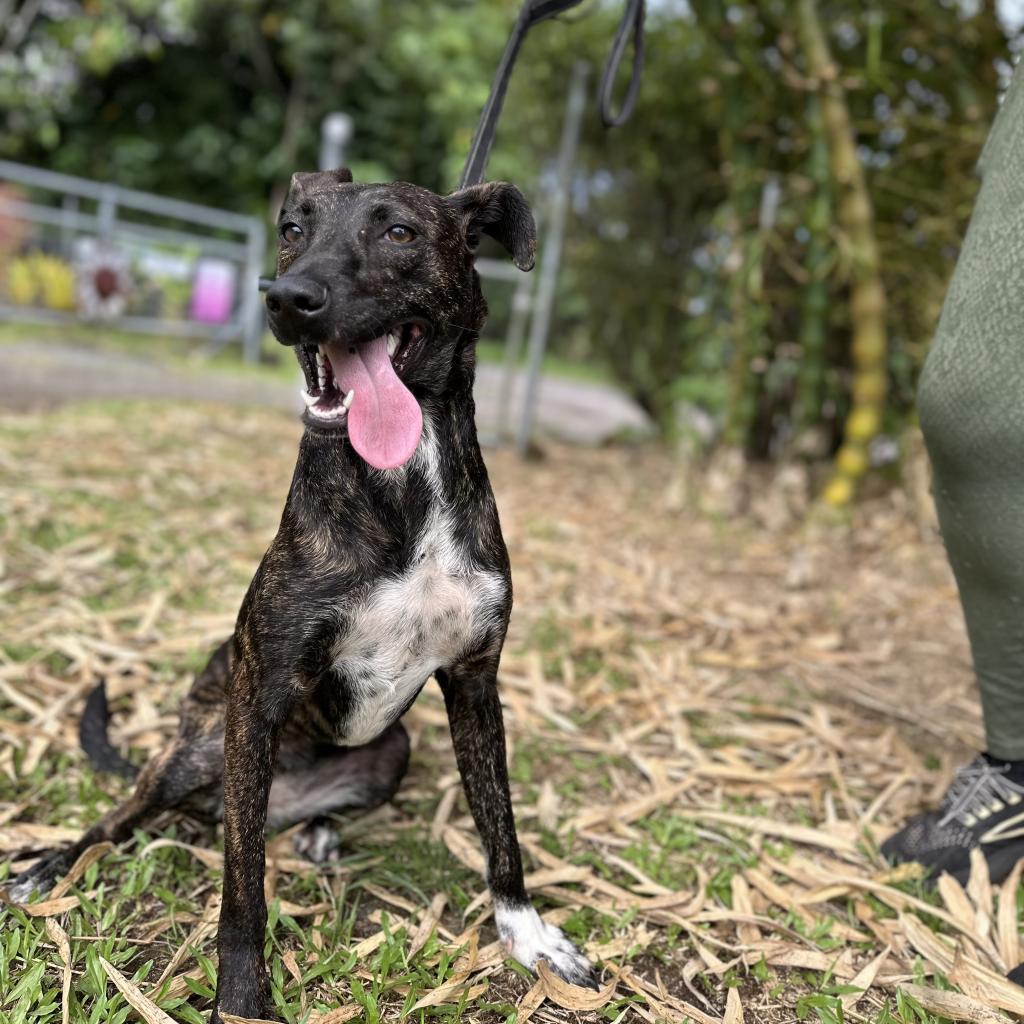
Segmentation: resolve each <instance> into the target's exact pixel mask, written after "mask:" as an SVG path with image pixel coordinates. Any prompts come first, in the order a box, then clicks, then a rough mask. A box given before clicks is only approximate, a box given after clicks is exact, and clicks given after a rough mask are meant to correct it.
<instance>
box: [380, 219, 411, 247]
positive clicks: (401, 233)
mask: <svg viewBox="0 0 1024 1024" xmlns="http://www.w3.org/2000/svg"><path fill="white" fill-rule="evenodd" d="M384 237H385V238H386V239H387V240H388V241H389V242H396V243H397V244H398V245H408V244H409V243H410V242H411V241H412V240H413V239H414V238H415V237H416V232H415V231H413V229H412V228H407V227H406V226H405V225H404V224H392V225H391V227H389V228H388V229H387V231H385V232H384Z"/></svg>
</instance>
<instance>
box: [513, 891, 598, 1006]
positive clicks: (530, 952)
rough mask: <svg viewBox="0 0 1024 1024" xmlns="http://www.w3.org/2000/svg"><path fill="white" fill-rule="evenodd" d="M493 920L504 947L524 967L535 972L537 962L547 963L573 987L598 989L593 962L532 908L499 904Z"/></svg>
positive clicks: (558, 929)
mask: <svg viewBox="0 0 1024 1024" xmlns="http://www.w3.org/2000/svg"><path fill="white" fill-rule="evenodd" d="M494 920H495V923H496V924H497V926H498V936H499V937H500V939H501V942H502V945H504V947H505V949H506V950H507V951H508V953H509V955H510V956H512V957H515V959H516V960H518V961H519V962H520V963H521V964H522V965H523V966H524V967H528V968H529V969H530V970H531V971H536V970H537V961H538V960H546V961H547V964H548V966H549V967H550V968H551V970H552V971H554V972H555V974H557V975H558V976H559V977H560V978H561V979H562V980H563V981H567V982H569V984H570V985H581V986H583V987H585V988H593V989H596V988H597V976H596V974H595V972H594V968H593V967H592V966H591V965H590V961H589V960H588V959H587V958H586V957H585V956H584V955H583V954H582V953H581V952H580V951H579V950H578V949H577V948H576V947H575V946H574V945H573V944H572V942H570V941H569V939H568V938H566V936H565V934H564V933H563V932H562V930H561V929H560V928H556V927H555V926H554V925H552V924H548V923H547V921H544V920H542V919H541V917H540V915H539V914H538V913H537V911H536V910H534V909H533V907H531V906H529V905H526V906H516V907H509V906H505V905H502V904H500V903H499V904H498V905H497V906H496V907H495V909H494Z"/></svg>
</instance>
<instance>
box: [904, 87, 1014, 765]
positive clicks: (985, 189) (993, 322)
mask: <svg viewBox="0 0 1024 1024" xmlns="http://www.w3.org/2000/svg"><path fill="white" fill-rule="evenodd" d="M981 170H982V187H981V191H980V193H979V195H978V201H977V204H976V206H975V208H974V213H973V215H972V217H971V224H970V227H969V229H968V232H967V237H966V239H965V241H964V247H963V251H962V252H961V254H960V259H959V261H958V263H957V267H956V271H955V273H954V275H953V280H952V282H951V284H950V289H949V293H948V295H947V296H946V303H945V306H944V307H943V310H942V317H941V319H940V321H939V327H938V332H937V335H936V338H935V341H934V342H933V344H932V348H931V351H930V352H929V354H928V359H927V361H926V363H925V368H924V372H923V374H922V377H921V386H920V390H919V393H918V407H919V410H920V416H921V427H922V429H923V431H924V436H925V442H926V444H927V446H928V452H929V454H930V456H931V460H932V467H933V470H934V491H935V504H936V507H937V509H938V513H939V524H940V526H941V529H942V536H943V539H944V540H945V543H946V550H947V552H948V554H949V561H950V564H951V565H952V567H953V572H954V573H955V575H956V581H957V584H958V586H959V589H960V600H961V602H962V604H963V609H964V618H965V619H966V622H967V632H968V635H969V637H970V642H971V653H972V656H973V659H974V669H975V672H976V673H977V677H978V684H979V687H980V690H981V701H982V708H983V711H984V716H985V733H986V740H987V749H988V752H989V753H990V754H992V755H994V756H995V757H999V758H1006V759H1009V760H1020V759H1024V76H1022V73H1021V69H1020V68H1018V70H1017V71H1016V73H1015V74H1014V79H1013V83H1012V85H1011V87H1010V91H1009V94H1008V95H1007V97H1006V100H1005V102H1004V104H1003V107H1002V108H1001V110H1000V112H999V115H998V117H997V118H996V122H995V125H994V126H993V128H992V132H991V134H990V136H989V139H988V142H987V143H986V145H985V150H984V153H983V154H982V160H981Z"/></svg>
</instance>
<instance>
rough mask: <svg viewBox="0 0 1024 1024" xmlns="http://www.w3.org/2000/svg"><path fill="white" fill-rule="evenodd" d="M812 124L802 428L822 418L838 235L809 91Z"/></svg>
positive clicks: (820, 124)
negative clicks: (833, 250) (833, 251)
mask: <svg viewBox="0 0 1024 1024" xmlns="http://www.w3.org/2000/svg"><path fill="white" fill-rule="evenodd" d="M807 127H808V129H809V131H810V134H811V145H810V147H809V151H808V155H807V172H808V176H809V177H810V179H811V181H812V182H813V183H814V193H813V195H812V197H811V201H810V208H809V213H808V217H807V229H808V231H809V232H810V236H811V237H810V239H809V241H808V243H807V254H806V258H805V261H804V266H805V268H806V270H807V278H808V280H807V285H806V287H805V288H804V290H803V304H802V309H801V314H800V350H801V356H800V369H799V372H798V375H797V393H796V408H795V410H794V416H793V419H794V425H795V427H796V430H797V433H798V434H800V433H802V432H804V431H806V430H810V429H811V428H813V427H814V426H815V425H816V424H817V423H818V421H819V420H820V419H821V407H822V401H823V397H824V396H823V390H824V382H825V344H826V340H827V337H828V291H829V289H828V279H827V278H828V269H829V265H830V261H829V254H830V252H831V248H832V240H831V238H830V237H829V228H830V227H831V223H832V197H831V188H830V186H831V178H830V175H829V161H828V140H827V138H826V137H825V124H824V120H823V118H822V115H821V102H820V100H819V99H818V97H817V96H815V95H812V96H810V97H808V102H807Z"/></svg>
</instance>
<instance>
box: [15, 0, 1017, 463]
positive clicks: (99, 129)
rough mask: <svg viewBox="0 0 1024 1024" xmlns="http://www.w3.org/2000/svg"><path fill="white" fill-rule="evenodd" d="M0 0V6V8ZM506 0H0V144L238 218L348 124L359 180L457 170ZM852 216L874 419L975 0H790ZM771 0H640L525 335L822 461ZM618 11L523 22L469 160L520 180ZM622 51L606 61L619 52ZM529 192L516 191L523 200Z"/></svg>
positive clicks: (978, 64) (812, 97) (798, 98)
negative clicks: (875, 318) (508, 78)
mask: <svg viewBox="0 0 1024 1024" xmlns="http://www.w3.org/2000/svg"><path fill="white" fill-rule="evenodd" d="M5 6H11V5H10V3H9V0H8V3H7V4H5V3H4V0H0V15H2V14H3V13H4V11H3V8H4V7H5ZM517 7H518V0H494V2H488V3H480V2H472V0H447V2H442V0H418V2H413V0H290V2H287V3H286V2H284V0H206V2H203V3H200V2H198V0H61V3H59V4H32V3H26V4H22V5H20V6H19V7H18V12H17V13H15V14H10V15H9V16H7V17H0V113H2V115H3V117H4V119H5V122H6V131H4V132H3V133H0V153H2V154H3V155H5V156H9V157H13V158H15V159H21V160H25V161H27V162H30V163H38V164H41V165H47V166H52V167H55V168H58V169H61V170H66V171H69V172H72V173H77V174H83V175H86V176H89V177H96V178H105V179H112V180H117V181H119V182H121V183H123V184H126V185H130V186H134V187H138V188H144V189H151V190H154V191H158V192H163V193H166V194H169V195H178V196H186V197H189V198H194V199H197V200H199V201H205V202H209V203H212V204H217V205H224V206H229V207H232V208H235V209H242V210H248V211H251V212H256V213H260V214H266V213H267V211H268V209H269V208H270V206H271V205H272V197H273V196H274V195H275V194H276V195H278V196H279V195H280V190H281V188H282V186H283V183H284V182H286V180H287V177H288V175H289V174H290V173H291V171H292V170H294V169H296V168H299V167H312V166H314V165H315V162H316V158H317V149H318V136H319V123H320V120H321V118H322V117H323V115H324V114H325V113H327V112H328V111H331V110H335V109H343V110H345V111H347V112H348V113H350V114H351V115H352V116H353V117H354V118H355V121H356V138H355V141H354V143H353V146H352V150H351V162H352V164H353V166H354V169H355V172H356V175H357V177H360V178H364V179H366V178H371V179H372V178H394V177H397V178H405V179H409V180H413V181H417V182H420V183H421V184H423V185H425V186H427V187H430V188H434V189H441V190H444V189H447V188H450V187H451V186H452V185H453V184H454V182H455V180H456V178H457V175H458V171H459V169H460V167H461V163H462V160H463V157H464V154H465V151H466V148H467V146H468V144H469V139H470V136H471V133H472V130H473V127H474V125H475V122H476V117H477V114H478V112H479V109H480V107H481V105H482V104H483V101H484V99H485V97H486V94H487V89H488V87H489V83H490V79H491V76H492V74H493V70H494V66H495V63H496V61H497V58H498V56H499V54H500V52H501V48H502V46H503V44H504V40H505V36H506V33H507V31H508V27H509V26H510V24H511V22H512V19H513V17H514V15H515V11H516V9H517ZM818 9H819V12H820V16H821V19H822V21H823V23H824V24H825V25H826V26H827V28H828V45H829V48H830V50H831V54H832V58H833V60H834V61H835V62H836V63H837V65H838V67H839V74H840V76H841V80H842V85H843V90H844V95H845V99H846V102H847V104H848V107H849V111H850V115H851V121H852V125H853V130H854V132H855V135H856V143H857V154H858V156H859V159H860V161H861V163H862V166H863V168H864V170H865V173H866V178H867V185H868V190H869V193H870V199H871V203H872V206H873V209H874V213H875V219H874V231H875V233H876V238H877V243H878V247H879V251H880V254H881V262H882V276H883V281H884V287H885V292H886V296H887V299H888V324H887V326H888V345H889V349H888V377H889V380H888V382H887V383H888V393H889V398H888V403H889V404H888V414H887V415H888V417H889V420H890V421H891V422H890V423H889V425H890V426H891V427H894V428H895V427H896V426H898V424H899V423H900V422H901V421H902V420H903V419H904V418H905V417H906V415H907V413H908V411H909V409H910V407H911V404H912V396H913V390H914V386H915V382H916V376H917V372H918V370H919V368H920V365H921V362H922V359H923V355H924V352H925V350H926V348H927V344H928V341H929V339H930V335H931V332H932V330H933V327H934V324H935V321H936V318H937V315H938V311H939V308H940V305H941V301H942V296H943V293H944V289H945V285H946V282H947V279H948V276H949V273H950V271H951V269H952V264H953V261H954V260H955V256H956V252H957V249H958V245H959V240H960V238H961V237H962V234H963V231H964V228H965V225H966V220H967V217H968V216H969V212H970V208H971V203H972V199H973V196H974V193H975V190H976V181H975V176H974V164H975V161H976V159H977V156H978V154H979V151H980V148H981V145H982V142H983V140H984V136H985V132H986V131H987V126H988V124H989V122H990V120H991V117H992V114H993V112H994V110H995V106H996V103H997V97H998V92H999V89H1000V87H1001V85H1002V84H1004V82H1005V79H1006V76H1007V74H1008V68H1009V58H1010V49H1011V42H1012V41H1011V40H1008V39H1007V35H1006V32H1005V31H1004V28H1003V26H1001V25H1000V23H999V20H998V18H997V15H996V11H995V6H994V2H993V0H884V2H883V0H820V2H819V3H818ZM794 12H795V5H794V4H793V3H791V2H790V0H746V2H730V3H724V4H723V3H719V2H717V0H660V2H655V3H651V4H650V12H649V17H648V61H647V68H646V73H645V78H644V83H643V89H642V92H641V96H640V102H639V104H638V106H637V111H636V114H635V116H634V118H633V120H632V121H631V122H630V123H629V124H628V125H627V126H626V127H624V128H622V129H618V130H616V131H614V132H610V133H609V132H605V131H604V130H603V129H602V128H601V127H600V126H599V125H598V123H597V117H596V113H595V112H594V110H593V107H591V109H590V110H589V111H588V115H587V120H586V122H585V125H584V133H583V139H582V143H581V149H580V158H579V167H578V175H577V180H576V184H575V188H574V196H573V216H572V218H571V223H570V229H569V238H568V245H567V252H566V264H565V270H564V272H563V275H562V279H561V285H560V288H561V296H560V299H561V301H560V303H559V311H558V317H557V320H556V325H555V330H554V332H553V339H552V343H553V345H554V346H555V347H556V348H557V347H561V348H562V350H563V352H564V353H566V354H570V355H573V356H575V357H577V358H582V359H588V360H593V361H595V362H599V363H601V364H603V365H606V366H607V367H609V368H610V369H611V370H612V372H613V373H614V374H615V376H616V377H617V378H618V379H619V380H620V381H621V383H622V384H623V385H624V386H625V387H626V388H628V389H629V390H630V392H631V393H632V394H633V395H635V396H636V398H637V399H638V400H639V401H640V402H641V404H642V405H643V406H644V407H645V408H646V409H648V410H649V411H650V412H651V414H652V415H653V416H654V417H655V418H656V420H657V421H658V422H659V423H660V424H662V425H663V426H664V427H665V428H666V430H669V431H671V430H672V429H674V428H675V426H676V422H677V409H678V403H679V401H680V400H681V399H686V400H687V401H690V402H696V403H698V404H700V405H703V406H705V407H707V408H708V409H710V410H711V411H713V412H714V413H716V414H717V415H718V416H719V418H720V421H721V423H722V425H723V430H724V431H725V432H726V434H727V436H728V437H730V438H732V439H733V440H734V441H736V442H738V443H740V444H742V445H744V446H745V447H746V449H747V450H748V452H750V453H751V454H754V455H757V456H772V455H776V454H782V453H789V452H792V451H794V450H800V451H814V452H816V453H818V454H826V453H827V452H829V451H834V450H835V448H836V447H837V446H838V444H839V441H840V440H841V437H840V434H841V429H842V423H843V421H844V418H845V415H846V412H847V410H848V407H849V395H850V388H851V379H850V369H849V368H850V353H849V347H850V323H851V319H850V310H849V304H848V301H847V299H848V289H849V283H850V280H851V268H852V267H853V266H854V264H855V260H856V258H857V255H856V251H855V248H854V247H853V246H852V245H851V242H850V239H849V238H847V237H846V236H845V234H844V232H843V230H842V228H841V227H840V224H839V221H838V219H837V216H836V210H835V204H836V201H837V196H838V195H840V193H841V189H838V188H837V187H836V186H837V182H835V181H834V180H833V179H832V175H833V173H834V172H833V170H831V169H830V166H829V161H828V156H827V150H826V149H825V146H826V142H825V140H824V138H823V132H822V128H821V114H820V109H819V97H818V92H817V90H816V88H815V87H814V84H813V83H812V82H811V81H810V79H809V76H808V70H807V67H806V65H805V60H804V56H803V54H802V52H801V47H800V42H799V38H798V34H797V25H796V23H795V13H794ZM619 14H620V5H619V4H618V3H611V2H603V0H589V2H588V3H585V4H583V5H582V6H581V7H580V8H578V9H577V11H575V12H573V13H571V14H569V15H567V16H564V17H562V18H560V19H558V20H556V21H554V22H550V23H547V24H544V25H542V26H540V27H539V28H538V29H536V30H535V31H534V32H533V33H532V34H531V36H530V38H529V40H528V41H527V44H526V47H525V49H524V51H523V54H522V56H521V58H520V63H519V66H518V68H517V71H516V76H515V78H514V80H513V83H512V87H511V89H510V92H509V96H508V101H507V103H506V112H505V117H504V120H503V121H502V124H501V126H500V128H499V135H498V140H497V145H496V148H495V152H494V157H493V159H492V163H491V168H490V174H491V176H492V177H509V178H512V179H514V180H516V181H517V182H519V183H521V184H522V185H523V186H524V187H525V188H526V190H527V191H528V192H529V193H531V194H532V196H533V197H534V198H535V199H537V198H540V199H542V198H543V195H544V193H545V190H546V189H547V188H548V177H549V176H550V169H551V164H552V161H553V157H554V152H555V147H556V145H557V139H558V134H559V130H560V122H561V117H562V110H563V107H564V103H565V94H566V89H567V84H568V79H569V76H570V74H571V69H572V65H573V63H574V62H575V61H576V60H578V59H581V58H582V59H585V60H587V61H589V62H590V63H591V65H592V66H593V69H594V70H593V74H592V78H591V83H592V85H594V86H596V76H597V72H598V70H599V69H600V67H601V66H602V65H603V62H604V59H605V55H606V53H607V49H608V47H609V45H610V41H611V36H612V33H613V31H614V27H615V24H616V23H617V20H618V17H619ZM627 63H628V62H627ZM541 205H542V204H541Z"/></svg>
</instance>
